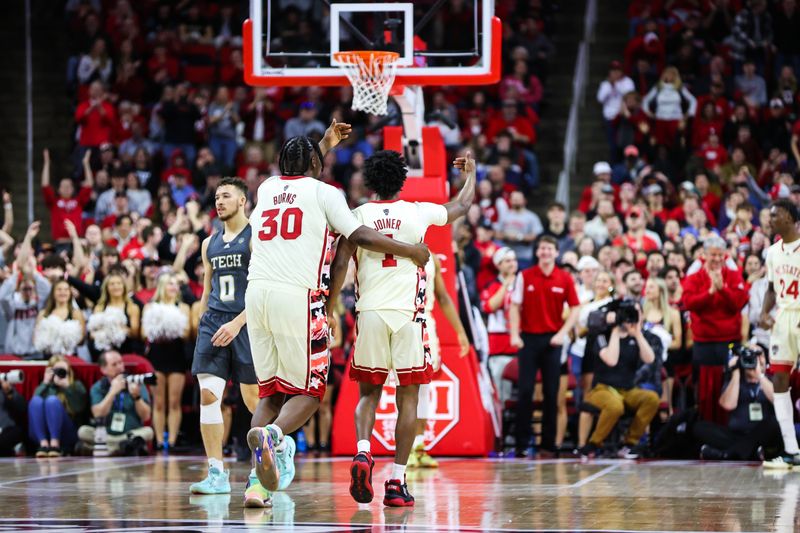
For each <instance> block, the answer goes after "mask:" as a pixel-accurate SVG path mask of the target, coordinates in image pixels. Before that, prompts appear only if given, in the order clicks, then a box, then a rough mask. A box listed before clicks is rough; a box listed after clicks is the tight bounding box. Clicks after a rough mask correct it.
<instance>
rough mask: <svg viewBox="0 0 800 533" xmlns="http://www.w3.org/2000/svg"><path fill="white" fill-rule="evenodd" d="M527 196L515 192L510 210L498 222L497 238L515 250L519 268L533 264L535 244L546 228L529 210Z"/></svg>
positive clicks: (512, 194) (511, 199) (512, 195)
mask: <svg viewBox="0 0 800 533" xmlns="http://www.w3.org/2000/svg"><path fill="white" fill-rule="evenodd" d="M526 204H527V201H526V200H525V195H524V194H522V193H521V192H520V191H514V192H512V193H511V197H510V206H509V207H510V209H509V210H508V211H506V212H505V213H504V214H503V216H502V217H501V218H500V219H499V220H498V222H497V226H496V229H497V236H498V238H499V239H500V240H502V241H504V242H505V244H506V246H508V247H509V248H511V249H512V250H514V253H515V254H516V256H517V261H518V262H519V268H521V269H525V268H528V267H529V266H531V265H532V264H533V242H534V241H535V240H536V238H537V237H538V236H539V235H541V234H542V231H543V230H544V228H543V227H542V221H541V220H539V217H538V215H536V213H534V212H533V211H531V210H530V209H527V208H526V207H525V205H526Z"/></svg>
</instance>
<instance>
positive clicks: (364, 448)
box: [356, 440, 371, 453]
mask: <svg viewBox="0 0 800 533" xmlns="http://www.w3.org/2000/svg"><path fill="white" fill-rule="evenodd" d="M356 448H358V453H361V452H364V453H370V451H371V450H370V442H369V441H368V440H360V441H358V442H357V443H356Z"/></svg>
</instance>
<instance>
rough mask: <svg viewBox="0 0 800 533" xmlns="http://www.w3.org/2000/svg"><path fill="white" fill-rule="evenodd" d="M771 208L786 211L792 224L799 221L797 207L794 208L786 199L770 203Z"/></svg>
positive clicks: (799, 216) (799, 215)
mask: <svg viewBox="0 0 800 533" xmlns="http://www.w3.org/2000/svg"><path fill="white" fill-rule="evenodd" d="M772 207H778V208H780V209H783V210H785V211H787V212H788V213H789V216H791V217H792V220H793V221H794V222H797V221H798V220H800V214H798V212H797V206H795V205H794V204H793V203H792V201H791V200H789V199H788V198H778V199H777V200H775V201H774V202H772Z"/></svg>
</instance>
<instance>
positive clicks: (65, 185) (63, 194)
mask: <svg viewBox="0 0 800 533" xmlns="http://www.w3.org/2000/svg"><path fill="white" fill-rule="evenodd" d="M89 156H90V152H89V151H87V152H86V153H85V154H84V158H83V164H84V168H85V169H86V170H85V172H84V182H83V184H82V185H81V188H80V189H79V190H78V194H77V195H76V194H75V184H74V183H73V181H72V180H71V179H69V178H62V179H61V181H59V182H58V193H56V191H55V190H53V187H51V186H50V151H49V150H48V149H46V148H45V149H44V151H43V157H44V163H43V165H42V195H43V196H44V203H45V205H46V206H47V208H48V209H49V210H50V232H51V236H52V239H53V241H54V242H55V243H56V244H61V245H67V244H69V242H70V238H69V233H68V232H67V228H66V226H65V225H64V222H65V221H67V220H69V221H70V222H72V223H73V224H74V225H75V227H76V228H79V232H80V233H81V234H82V233H83V219H82V216H83V208H84V206H85V205H86V204H88V203H89V200H90V199H91V196H92V186H93V184H92V174H91V170H89V169H88V168H87V167H88V166H89ZM37 232H38V230H37Z"/></svg>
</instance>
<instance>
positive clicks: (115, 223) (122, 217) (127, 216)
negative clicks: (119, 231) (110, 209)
mask: <svg viewBox="0 0 800 533" xmlns="http://www.w3.org/2000/svg"><path fill="white" fill-rule="evenodd" d="M126 218H127V219H128V222H130V223H131V224H133V219H132V218H131V216H130V215H127V214H125V215H119V216H118V217H117V220H115V221H114V225H115V226H119V225H121V224H122V222H123V221H124V220H125V219H126Z"/></svg>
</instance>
